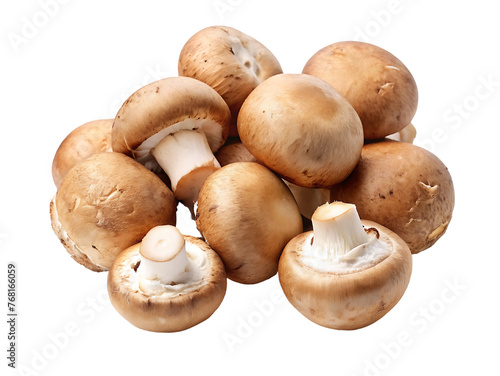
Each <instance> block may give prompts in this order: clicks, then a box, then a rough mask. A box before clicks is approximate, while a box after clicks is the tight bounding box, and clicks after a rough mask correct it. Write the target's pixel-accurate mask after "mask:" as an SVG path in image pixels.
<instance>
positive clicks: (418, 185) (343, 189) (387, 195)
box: [330, 140, 455, 254]
mask: <svg viewBox="0 0 500 376" xmlns="http://www.w3.org/2000/svg"><path fill="white" fill-rule="evenodd" d="M330 200H332V201H336V200H339V201H345V202H350V203H353V204H355V205H356V207H357V209H358V213H359V216H360V217H361V218H363V219H369V220H372V221H375V222H377V223H380V224H382V225H383V226H386V227H388V228H389V229H391V230H392V231H394V232H395V233H397V234H398V235H399V236H400V237H401V238H403V240H404V241H406V243H408V246H409V247H410V250H411V251H412V253H414V254H415V253H419V252H421V251H423V250H425V249H427V248H429V247H430V246H432V245H433V244H434V243H435V242H436V241H437V240H438V239H439V238H440V237H441V236H442V235H443V234H444V233H445V231H446V229H447V227H448V224H449V223H450V220H451V217H452V213H453V207H454V204H455V193H454V188H453V181H452V179H451V176H450V173H449V171H448V169H447V168H446V166H445V165H444V164H443V162H441V160H440V159H439V158H438V157H437V156H435V155H434V154H432V153H431V152H429V151H427V150H425V149H423V148H420V147H418V146H415V145H413V144H409V143H406V142H398V141H392V140H384V141H380V142H374V143H370V144H366V145H365V146H364V147H363V151H362V153H361V159H360V161H359V163H358V165H357V166H356V168H355V169H354V171H353V172H352V174H351V175H350V176H349V177H348V178H347V179H346V180H345V181H343V182H342V183H340V184H337V185H335V186H333V187H332V188H331V194H330Z"/></svg>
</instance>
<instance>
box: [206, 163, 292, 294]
mask: <svg viewBox="0 0 500 376" xmlns="http://www.w3.org/2000/svg"><path fill="white" fill-rule="evenodd" d="M196 225H197V227H198V229H199V230H200V233H201V234H202V235H203V237H204V238H205V239H206V241H207V243H208V244H209V245H210V246H211V247H212V249H213V250H214V251H215V252H217V253H218V255H219V256H220V258H221V259H222V261H223V262H224V265H225V267H226V273H227V276H228V278H229V279H231V280H233V281H236V282H239V283H246V284H251V283H259V282H262V281H264V280H266V279H268V278H270V277H272V276H273V275H275V274H276V272H277V271H278V261H279V257H280V255H281V252H282V251H283V248H284V247H285V245H286V244H287V242H288V241H289V240H290V239H292V238H293V237H294V236H296V235H297V234H299V233H301V232H302V219H301V215H300V212H299V209H298V207H297V204H296V202H295V199H294V198H293V196H292V193H291V192H290V190H289V189H288V187H287V186H286V185H285V183H283V181H282V180H281V179H280V178H279V177H277V176H276V175H275V174H274V173H273V172H271V171H270V170H268V169H267V168H266V167H264V166H262V165H260V164H258V163H253V162H235V163H231V164H228V165H226V166H224V167H222V168H221V169H220V170H218V171H216V172H214V173H213V174H212V175H210V176H209V177H208V179H207V180H206V181H205V183H204V184H203V187H202V189H201V191H200V196H199V200H198V210H197V219H196Z"/></svg>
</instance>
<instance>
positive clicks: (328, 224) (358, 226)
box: [311, 202, 370, 260]
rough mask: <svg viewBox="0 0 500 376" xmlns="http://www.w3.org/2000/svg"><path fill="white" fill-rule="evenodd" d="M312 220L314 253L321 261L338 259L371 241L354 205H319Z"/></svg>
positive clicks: (312, 249) (335, 203)
mask: <svg viewBox="0 0 500 376" xmlns="http://www.w3.org/2000/svg"><path fill="white" fill-rule="evenodd" d="M311 219H312V225H313V233H314V238H313V243H312V246H311V251H312V254H313V255H316V257H318V258H319V259H323V260H335V259H339V258H341V257H343V256H345V255H346V254H347V253H348V252H349V251H351V250H352V249H353V248H355V247H357V246H359V245H361V244H364V243H367V242H368V241H369V240H370V237H369V236H368V235H367V234H366V232H365V230H364V228H363V225H362V223H361V220H360V218H359V215H358V212H357V211H356V206H355V205H353V204H345V203H343V202H333V203H331V204H329V205H323V206H320V207H318V208H317V209H316V211H315V212H314V214H313V216H312V218H311Z"/></svg>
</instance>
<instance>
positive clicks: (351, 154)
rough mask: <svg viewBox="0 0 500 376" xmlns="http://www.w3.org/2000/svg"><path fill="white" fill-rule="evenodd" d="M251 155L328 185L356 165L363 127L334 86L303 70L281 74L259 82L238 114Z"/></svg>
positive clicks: (295, 179)
mask: <svg viewBox="0 0 500 376" xmlns="http://www.w3.org/2000/svg"><path fill="white" fill-rule="evenodd" d="M238 131H239V134H240V137H241V141H242V142H243V144H244V145H245V146H246V148H247V149H248V150H249V151H250V153H251V154H252V155H254V156H255V158H257V160H259V161H260V162H262V163H263V164H264V165H266V166H267V167H268V168H270V169H271V170H273V171H275V172H277V173H278V174H279V175H281V176H282V177H283V178H284V179H286V180H288V181H289V182H291V183H294V184H297V185H300V186H303V187H309V188H329V187H330V186H332V185H334V184H336V183H338V182H340V181H342V180H344V179H345V178H346V177H347V176H348V175H349V174H350V173H351V171H352V170H353V169H354V167H355V166H356V164H357V162H358V160H359V157H360V154H361V148H362V147H363V128H362V126H361V122H360V120H359V117H358V115H357V114H356V111H354V109H353V108H352V106H351V105H350V104H349V102H347V100H346V99H345V98H344V97H342V96H341V95H340V94H339V93H338V92H337V91H336V90H335V89H334V88H333V87H331V86H330V85H329V84H328V83H326V82H325V81H323V80H320V79H319V78H316V77H313V76H309V75H305V74H281V75H277V76H273V77H271V78H269V79H267V80H266V81H264V82H263V83H262V84H260V85H259V86H258V87H257V88H256V89H255V90H254V91H253V92H252V93H251V94H250V95H249V96H248V98H247V100H246V101H245V103H244V104H243V106H242V107H241V111H240V114H239V116H238Z"/></svg>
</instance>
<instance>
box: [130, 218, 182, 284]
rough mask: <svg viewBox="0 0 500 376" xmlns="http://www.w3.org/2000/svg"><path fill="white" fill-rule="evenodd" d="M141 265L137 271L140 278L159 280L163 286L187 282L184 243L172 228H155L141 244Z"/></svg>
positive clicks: (174, 228)
mask: <svg viewBox="0 0 500 376" xmlns="http://www.w3.org/2000/svg"><path fill="white" fill-rule="evenodd" d="M139 253H140V260H141V263H140V265H139V268H138V269H137V273H138V275H139V277H140V278H143V279H148V280H159V281H160V283H162V284H165V285H175V284H179V283H185V282H187V281H188V280H189V271H190V261H189V259H188V257H187V253H186V242H185V240H184V237H183V236H182V234H181V233H180V231H179V230H178V229H177V228H176V227H174V226H157V227H154V228H153V229H151V230H150V231H149V232H148V233H147V235H146V236H145V237H144V239H143V240H142V242H141V246H140V251H139Z"/></svg>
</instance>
